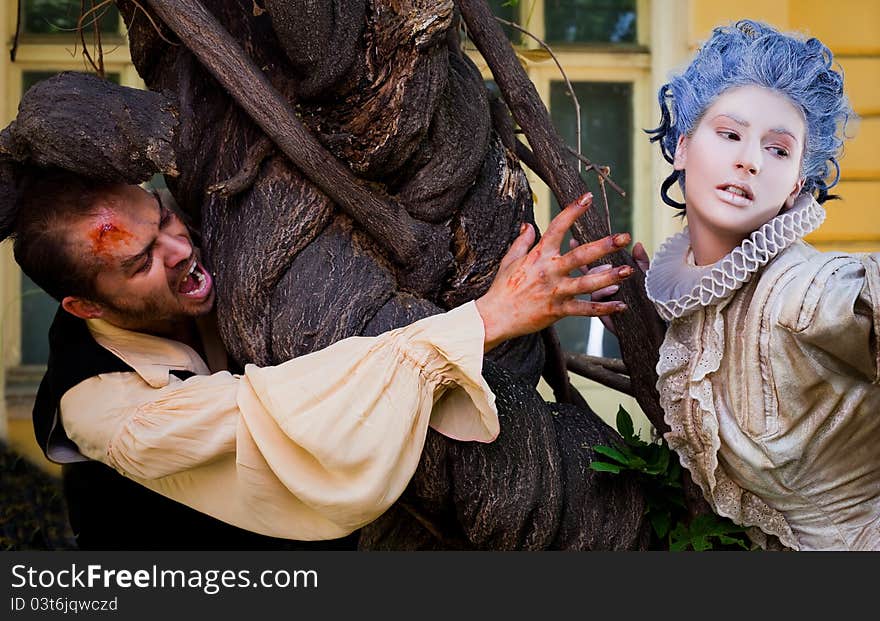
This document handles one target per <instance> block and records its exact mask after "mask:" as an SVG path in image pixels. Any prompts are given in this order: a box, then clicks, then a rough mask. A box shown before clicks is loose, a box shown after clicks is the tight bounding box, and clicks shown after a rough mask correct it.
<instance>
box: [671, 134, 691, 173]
mask: <svg viewBox="0 0 880 621" xmlns="http://www.w3.org/2000/svg"><path fill="white" fill-rule="evenodd" d="M687 141H688V139H687V136H685V135H684V134H682V135H681V136H679V137H678V144H677V145H675V156H674V157H673V158H672V168H673V169H674V170H684V167H685V166H686V165H687Z"/></svg>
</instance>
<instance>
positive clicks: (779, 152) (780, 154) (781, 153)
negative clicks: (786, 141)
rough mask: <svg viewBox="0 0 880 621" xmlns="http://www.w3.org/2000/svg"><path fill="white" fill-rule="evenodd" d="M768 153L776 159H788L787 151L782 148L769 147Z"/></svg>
mask: <svg viewBox="0 0 880 621" xmlns="http://www.w3.org/2000/svg"><path fill="white" fill-rule="evenodd" d="M770 151H771V152H772V153H773V154H774V155H775V156H776V157H788V149H784V148H782V147H770Z"/></svg>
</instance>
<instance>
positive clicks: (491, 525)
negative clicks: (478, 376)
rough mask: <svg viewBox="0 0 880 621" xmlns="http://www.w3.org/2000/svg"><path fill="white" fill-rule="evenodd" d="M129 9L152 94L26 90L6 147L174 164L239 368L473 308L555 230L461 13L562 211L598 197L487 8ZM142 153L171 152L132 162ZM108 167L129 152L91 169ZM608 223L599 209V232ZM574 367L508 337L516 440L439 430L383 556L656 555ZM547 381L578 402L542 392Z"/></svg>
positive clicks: (641, 339) (12, 151)
mask: <svg viewBox="0 0 880 621" xmlns="http://www.w3.org/2000/svg"><path fill="white" fill-rule="evenodd" d="M117 4H118V6H119V8H120V10H121V12H122V14H123V16H124V19H125V21H126V24H127V26H128V30H129V39H130V45H131V53H132V59H133V61H134V63H135V65H136V67H137V69H138V71H139V73H140V75H141V76H142V77H143V79H144V80H145V82H146V83H147V85H148V87H149V88H150V92H146V93H143V92H139V91H133V90H132V89H125V88H121V87H116V86H113V85H108V84H107V83H106V82H103V81H101V80H98V79H97V78H89V77H88V76H83V75H82V74H65V75H62V76H60V77H58V78H54V79H51V80H47V81H46V82H43V83H41V84H40V85H38V86H37V87H35V88H34V89H32V90H31V91H29V92H28V93H27V95H26V96H25V98H24V100H23V103H22V108H21V110H20V113H19V118H18V119H17V121H16V122H15V123H14V124H13V125H12V126H10V127H9V128H7V130H5V132H4V134H3V135H2V136H0V155H2V154H5V155H2V156H3V157H5V158H6V161H7V163H9V162H11V161H12V160H14V161H15V166H20V165H25V164H26V165H34V164H39V165H62V166H64V167H66V168H69V169H71V170H77V171H80V172H82V173H83V174H97V175H99V176H103V177H104V178H107V179H115V180H125V181H133V180H136V181H142V180H145V179H146V178H148V177H149V174H152V173H153V172H163V173H165V175H166V179H167V181H168V185H169V188H170V189H171V190H172V192H173V194H174V195H175V197H176V198H177V200H178V202H179V203H180V205H181V206H182V207H183V208H184V209H185V210H186V211H187V212H188V213H189V214H190V215H192V216H193V218H194V220H195V221H196V222H197V223H198V224H199V225H200V228H201V235H202V245H203V248H204V250H205V255H206V260H207V261H208V264H209V266H210V268H211V270H212V271H213V272H214V274H215V283H216V286H217V294H218V318H219V324H220V328H221V332H222V335H223V338H224V341H225V343H226V345H227V348H228V349H229V352H230V354H231V355H232V356H233V358H235V360H236V361H237V362H238V363H240V364H244V363H256V364H261V365H267V364H275V363H278V362H281V361H284V360H287V359H289V358H290V357H292V356H297V355H302V354H305V353H309V352H311V351H315V350H317V349H321V348H324V347H326V346H328V345H330V344H331V343H333V342H335V341H337V340H339V339H342V338H345V337H348V336H353V335H375V334H379V333H382V332H384V331H387V330H389V329H392V328H395V327H399V326H401V325H405V324H408V323H411V322H412V321H415V320H417V319H420V318H422V317H425V316H428V315H431V314H435V313H439V312H443V311H444V310H447V309H450V308H453V307H455V306H458V305H460V304H462V303H464V302H466V301H468V300H472V299H474V298H476V297H478V296H479V295H481V294H482V293H483V292H485V290H486V289H487V288H488V286H489V284H490V282H491V280H492V277H493V276H494V274H495V271H496V270H497V267H498V264H499V261H500V259H501V257H502V256H503V255H504V253H505V252H506V249H507V247H508V246H509V245H510V243H511V242H512V241H513V239H514V238H515V237H516V235H517V233H518V229H519V225H520V223H521V222H523V221H527V222H533V213H532V204H531V191H530V188H529V186H528V183H527V180H526V176H525V174H524V172H523V170H522V168H521V166H520V160H519V159H518V157H517V154H516V149H517V144H516V141H515V140H514V139H513V136H512V131H511V128H512V123H511V121H510V118H509V117H510V115H509V113H508V112H507V109H506V107H505V105H504V102H500V101H494V102H490V97H489V96H488V93H487V91H486V89H485V87H484V85H483V81H482V78H481V76H480V74H479V72H478V71H477V69H476V67H475V66H474V65H473V63H472V62H471V61H470V60H469V59H468V58H467V56H466V55H464V54H463V53H462V52H461V47H460V45H459V42H458V36H457V33H458V25H457V21H458V8H459V7H460V9H461V11H462V14H463V15H464V17H465V19H466V21H467V23H468V27H469V31H470V34H471V36H472V38H473V39H474V40H475V41H476V42H477V44H478V45H479V46H480V48H481V51H482V52H483V54H484V56H485V57H486V58H487V60H488V61H489V62H490V65H491V66H492V68H493V70H494V71H495V77H496V80H497V81H498V82H499V84H500V85H501V88H502V91H503V92H504V94H505V98H506V102H507V105H509V106H510V108H511V109H512V110H513V112H514V116H515V118H516V120H517V121H518V122H519V123H520V125H521V126H522V127H523V128H524V129H525V131H526V133H527V135H528V137H529V139H530V143H531V144H532V146H533V147H534V158H535V163H533V165H534V166H536V167H537V168H539V169H540V170H539V171H538V172H539V173H540V174H542V176H545V178H548V179H550V180H551V187H552V188H553V190H554V192H555V193H556V194H557V197H558V198H559V199H560V202H563V203H564V202H566V201H567V200H569V199H572V198H574V197H576V196H577V195H579V194H580V193H581V192H582V190H584V189H586V188H585V185H584V183H583V181H582V180H581V179H580V177H578V176H577V174H576V173H574V172H573V169H572V168H571V167H570V166H568V165H567V164H566V163H565V158H564V157H563V156H562V153H563V149H562V144H561V142H560V141H559V139H558V136H556V134H555V132H554V131H552V127H550V125H549V121H548V119H547V116H546V111H544V110H543V107H538V104H536V103H535V95H534V91H533V89H532V90H531V91H529V90H528V88H529V87H530V84H529V85H528V87H527V86H526V85H525V84H524V83H523V82H522V80H523V77H524V76H523V75H521V74H517V73H516V72H515V71H511V67H510V58H512V51H511V50H510V46H509V43H507V41H506V40H503V41H501V40H499V38H498V32H495V30H497V29H494V22H493V21H492V20H491V15H490V13H489V12H488V7H486V5H485V3H484V2H483V1H482V0H480V1H471V0H467V1H465V0H459V1H458V4H457V5H456V4H454V3H453V2H452V0H287V1H281V0H262V2H257V3H254V2H253V0H210V1H209V0H202V1H201V2H199V1H198V0H149V1H147V2H145V1H144V0H140V2H137V3H136V2H133V1H131V0H118V1H117ZM255 8H258V9H261V10H255ZM144 10H146V11H149V18H148V16H147V14H145V13H144ZM49 101H51V102H55V104H54V106H52V107H47V105H46V104H45V103H44V102H49ZM58 102H64V105H63V106H59V105H58ZM133 102H136V103H133ZM538 103H540V102H538ZM91 106H99V107H100V108H101V109H103V110H107V111H108V114H107V115H100V116H98V117H97V118H92V122H91V123H90V124H89V126H88V132H87V134H88V136H89V137H90V139H89V140H88V141H86V142H84V141H83V140H81V139H80V140H78V141H72V140H67V141H65V140H63V139H62V140H57V141H54V142H53V146H52V147H51V148H48V149H45V148H43V146H42V143H41V141H40V140H39V139H36V138H37V137H38V136H39V135H40V131H43V132H46V131H48V133H50V134H52V135H55V136H60V137H61V138H64V137H65V136H66V137H67V138H68V139H69V138H70V137H71V135H72V134H74V133H75V132H74V130H73V129H71V119H72V118H73V119H75V118H77V117H79V116H81V115H82V116H85V115H87V110H88V109H89V108H90V107H91ZM59 110H63V111H64V112H63V114H62V113H60V112H59ZM524 110H525V111H524ZM92 117H95V115H92ZM132 119H137V122H133V121H132ZM147 120H149V122H148V121H147ZM36 128H42V129H40V131H37V129H36ZM76 135H79V134H76ZM86 143H87V144H86ZM150 145H158V146H154V147H150ZM272 145H274V148H273V146H272ZM141 152H145V153H149V154H150V157H147V158H141V159H138V160H136V161H135V160H133V161H132V162H128V161H127V160H126V158H125V157H123V156H122V155H121V154H124V153H141ZM96 159H98V160H101V161H104V160H106V161H107V162H112V165H109V164H108V165H106V166H101V167H94V166H92V167H90V162H92V161H94V160H96ZM144 161H146V162H147V165H144V163H143V162H144ZM7 168H8V166H7ZM601 234H603V231H601V229H600V228H599V227H598V225H597V223H596V222H585V223H582V224H581V225H580V228H579V229H578V233H577V235H578V236H579V237H580V238H581V239H587V238H590V239H592V238H595V237H598V236H600V235H601ZM616 260H618V261H623V260H626V259H625V257H624V256H623V255H621V256H620V257H618V258H617V259H616ZM625 291H626V293H625V294H624V299H625V301H627V302H628V303H629V304H630V305H631V307H635V308H637V309H638V312H639V315H638V316H636V317H635V318H633V319H630V320H625V321H624V322H623V323H618V331H619V332H620V334H621V342H622V345H623V348H624V355H625V357H626V359H627V363H628V365H629V368H630V371H631V373H632V375H631V377H632V384H633V390H634V391H636V394H637V395H639V401H640V403H642V406H643V408H645V411H646V412H649V413H651V416H652V421H659V423H660V424H662V418H661V419H657V416H656V400H654V401H652V399H654V397H655V395H654V394H653V392H652V391H653V376H652V371H651V372H649V370H650V369H652V368H653V356H655V355H656V354H655V352H656V348H655V347H653V345H654V344H655V341H656V344H658V345H659V341H658V340H657V330H656V326H657V322H656V319H655V315H654V314H653V310H651V309H650V308H649V307H648V306H647V305H646V303H645V302H644V296H643V293H642V292H641V289H640V288H637V287H635V286H634V287H632V288H628V289H625ZM545 342H546V343H547V344H548V345H549V348H548V351H549V352H551V354H552V355H551V356H549V357H547V356H545V348H544V343H545ZM636 343H638V344H639V345H638V347H637V346H636V345H635V344H636ZM545 358H547V360H546V361H545ZM564 369H565V360H564V357H563V352H562V351H561V350H560V349H559V348H558V341H557V340H556V339H555V338H554V335H553V334H552V333H547V334H545V335H544V337H543V338H542V336H541V335H531V336H528V337H522V338H519V339H515V340H513V341H510V342H508V343H505V344H504V345H502V346H501V347H499V348H498V349H496V350H495V351H493V353H492V355H491V356H490V357H489V359H488V360H487V361H486V363H485V367H484V375H485V376H486V379H487V381H488V382H489V383H490V386H492V388H493V390H494V391H495V392H496V395H497V397H498V400H497V404H498V408H499V414H500V418H501V423H502V432H501V435H500V437H499V439H498V440H497V441H496V442H494V443H492V444H488V445H483V444H479V443H462V442H455V441H452V440H449V439H448V438H445V437H443V436H440V435H438V434H435V433H434V432H429V436H428V439H427V442H426V445H425V449H424V452H423V458H422V461H421V464H420V466H419V469H418V470H417V472H416V474H415V476H414V478H413V480H412V481H411V483H410V485H409V487H408V489H407V491H406V492H405V493H404V496H403V497H402V498H401V499H400V501H399V502H398V503H397V504H396V505H394V507H392V509H391V510H389V511H388V512H387V513H386V514H385V515H384V516H382V517H381V518H380V519H379V520H377V521H376V522H375V523H373V524H371V525H369V526H368V527H366V528H364V529H363V531H362V536H361V545H362V547H364V548H370V549H382V548H393V549H399V548H460V549H468V548H477V549H485V548H488V549H511V548H526V549H545V548H559V549H562V548H566V549H619V548H627V549H628V548H641V547H644V546H646V545H647V525H646V521H645V519H644V502H645V501H644V497H643V494H642V491H641V489H640V488H639V486H638V484H637V483H636V482H635V481H634V480H633V479H630V478H627V477H626V476H624V475H617V476H612V475H608V474H604V473H597V472H594V471H592V470H590V469H589V467H588V466H589V463H590V460H591V459H592V456H593V452H592V449H591V448H590V447H592V446H594V445H596V444H603V443H604V444H607V443H609V442H611V441H612V440H613V439H614V438H615V437H617V436H616V433H615V432H614V431H613V430H612V429H610V428H609V427H608V426H607V425H605V424H604V423H603V422H602V421H601V420H600V419H599V418H598V417H597V416H596V415H595V414H594V413H593V412H592V411H591V410H590V409H589V407H588V406H587V405H586V403H584V402H583V400H582V399H580V400H579V399H578V395H576V393H575V394H572V393H571V390H570V386H569V385H568V380H567V377H566V375H565V373H564ZM542 373H543V374H544V375H545V376H546V377H547V378H548V381H551V382H552V383H553V384H554V388H555V389H556V390H557V394H558V395H565V394H571V395H572V396H571V401H573V402H576V403H579V405H571V404H564V403H563V404H554V403H546V402H545V401H543V399H541V398H540V396H539V395H538V393H537V391H536V390H535V386H536V385H537V382H538V380H539V378H540V377H541V375H542ZM655 424H658V422H655Z"/></svg>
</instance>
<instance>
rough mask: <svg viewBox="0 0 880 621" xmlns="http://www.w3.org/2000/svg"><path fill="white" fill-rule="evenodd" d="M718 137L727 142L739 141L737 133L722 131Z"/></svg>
mask: <svg viewBox="0 0 880 621" xmlns="http://www.w3.org/2000/svg"><path fill="white" fill-rule="evenodd" d="M718 135H719V136H721V137H722V138H724V139H726V140H739V134H737V133H736V132H731V131H724V130H722V131H719V132H718Z"/></svg>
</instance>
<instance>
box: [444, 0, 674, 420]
mask: <svg viewBox="0 0 880 621" xmlns="http://www.w3.org/2000/svg"><path fill="white" fill-rule="evenodd" d="M456 2H457V4H458V6H459V8H460V9H461V15H462V18H463V19H464V22H465V24H466V25H467V28H468V35H469V36H470V38H471V40H472V41H473V42H474V44H475V45H476V46H477V49H478V50H479V51H480V53H481V54H482V55H483V58H485V59H486V62H487V64H488V65H489V69H490V70H491V71H492V75H493V76H494V78H495V81H496V82H497V83H498V87H499V89H500V90H501V92H502V94H503V95H504V99H505V101H506V102H507V106H508V108H510V111H511V113H512V114H513V117H514V118H515V119H516V122H517V123H518V124H519V126H520V127H521V128H522V129H523V132H524V133H525V136H526V138H527V139H528V141H529V145H530V146H531V151H532V153H533V155H534V157H535V160H536V162H535V166H536V167H537V171H536V172H537V173H538V174H539V176H540V177H541V178H542V179H543V180H544V181H545V182H546V183H547V185H548V186H550V190H551V191H552V192H553V194H554V195H555V196H556V200H557V201H559V204H560V205H567V204H568V203H570V202H572V201H573V200H575V199H576V198H578V197H579V196H581V195H583V194H585V193H586V192H587V191H588V188H587V184H586V182H585V181H584V180H583V178H581V176H580V175H579V174H578V172H577V169H576V168H575V167H574V166H572V165H571V161H570V158H569V157H567V156H566V147H565V144H564V142H563V141H562V138H561V137H560V136H559V133H558V132H557V131H556V129H555V128H554V127H553V125H552V123H551V122H550V117H549V114H548V112H547V109H546V108H545V107H544V104H543V103H542V102H541V99H540V97H539V96H538V92H537V90H536V89H535V86H534V84H532V82H531V80H529V78H528V76H527V75H526V73H525V71H524V70H523V68H522V65H521V64H520V63H519V61H518V60H517V58H516V54H515V53H514V51H513V48H511V46H510V44H509V43H508V41H507V37H506V35H505V34H504V31H503V30H502V28H501V25H500V24H499V23H498V22H497V21H496V20H495V18H494V16H493V15H492V11H491V10H490V9H489V6H488V4H487V3H486V2H485V1H484V0H456ZM573 229H574V230H573V236H574V238H575V239H577V240H578V241H579V242H581V243H584V242H587V241H591V240H594V239H598V238H600V237H603V236H605V235H607V234H608V233H609V232H610V231H608V230H607V226H606V223H605V221H604V219H603V218H602V217H601V216H600V215H599V213H598V211H597V210H596V209H591V210H590V211H588V212H587V213H586V214H585V216H584V217H582V218H580V219H578V221H577V222H575V225H574V227H573ZM603 262H604V261H603ZM610 262H611V263H612V264H613V265H623V264H628V265H630V266H632V267H633V268H634V269H635V275H634V276H633V277H632V278H630V279H629V281H627V282H626V283H624V284H623V285H622V286H621V288H620V293H619V297H620V299H621V300H622V301H623V302H625V303H626V304H627V306H628V307H629V311H628V312H626V313H621V314H618V315H615V316H614V317H613V321H614V327H615V330H616V332H617V338H618V340H619V341H620V348H621V352H622V354H623V359H624V361H625V362H626V365H627V367H628V368H629V369H630V372H631V377H632V390H633V395H634V396H635V397H636V399H637V400H638V402H639V405H640V406H641V408H642V410H643V411H644V412H645V415H646V416H647V417H648V420H650V421H651V424H652V425H654V427H656V428H657V429H658V430H660V431H664V432H665V431H668V426H667V425H666V422H665V421H664V420H663V410H662V408H661V407H660V402H659V395H658V394H657V389H656V384H657V373H656V370H655V369H656V367H657V354H658V352H659V350H660V344H661V343H662V342H663V335H664V334H665V331H666V329H665V325H664V324H663V322H662V320H661V319H660V317H659V316H658V315H657V311H656V310H654V307H653V305H652V304H651V303H650V300H648V298H647V296H646V295H645V287H644V282H645V277H644V273H643V272H642V271H641V270H640V269H639V268H638V266H637V265H635V262H634V261H633V260H632V257H630V256H629V255H628V254H627V253H625V252H618V253H615V254H614V255H612V257H611V258H610Z"/></svg>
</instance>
